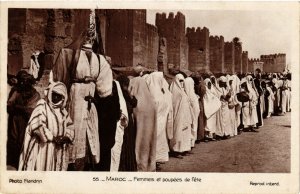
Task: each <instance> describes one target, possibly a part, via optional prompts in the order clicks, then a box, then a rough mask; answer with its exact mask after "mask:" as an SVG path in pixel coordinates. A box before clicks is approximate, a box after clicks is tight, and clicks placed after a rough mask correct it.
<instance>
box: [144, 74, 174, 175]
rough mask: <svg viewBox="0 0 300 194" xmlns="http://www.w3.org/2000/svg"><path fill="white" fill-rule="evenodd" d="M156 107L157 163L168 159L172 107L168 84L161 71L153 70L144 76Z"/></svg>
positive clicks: (171, 127)
mask: <svg viewBox="0 0 300 194" xmlns="http://www.w3.org/2000/svg"><path fill="white" fill-rule="evenodd" d="M145 80H146V82H147V85H148V87H149V90H150V93H151V95H152V98H153V100H154V102H155V106H156V107H155V108H156V111H157V112H156V117H157V118H156V120H157V123H156V128H157V141H156V162H157V170H160V167H159V164H160V163H162V162H167V161H169V145H168V139H172V138H173V136H172V129H173V107H172V96H171V93H170V91H169V87H168V84H167V83H166V80H165V79H164V77H163V72H153V73H151V74H148V76H147V77H146V78H145Z"/></svg>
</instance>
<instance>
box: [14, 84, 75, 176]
mask: <svg viewBox="0 0 300 194" xmlns="http://www.w3.org/2000/svg"><path fill="white" fill-rule="evenodd" d="M53 92H55V93H57V94H60V95H62V96H63V98H62V100H60V101H59V102H57V103H54V102H53V100H52V94H53ZM45 94H46V95H45V96H46V99H41V100H39V101H38V103H37V106H36V108H35V109H34V111H33V112H32V115H31V117H30V119H29V122H28V125H27V128H26V134H25V138H24V145H23V149H22V153H21V156H20V164H19V170H29V171H33V170H36V171H62V170H67V168H68V164H69V149H70V144H69V143H65V144H63V145H57V144H56V143H55V142H54V138H55V137H58V136H64V137H68V139H69V140H70V142H72V141H73V140H74V126H73V124H72V121H71V119H70V117H69V114H68V112H67V111H66V109H65V106H66V102H67V100H68V95H67V89H66V87H65V85H64V84H63V83H61V82H53V83H51V84H50V85H49V86H48V88H47V89H46V91H45Z"/></svg>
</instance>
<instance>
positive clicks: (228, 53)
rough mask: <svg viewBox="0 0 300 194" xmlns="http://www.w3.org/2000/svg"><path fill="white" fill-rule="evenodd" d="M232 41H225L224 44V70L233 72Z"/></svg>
mask: <svg viewBox="0 0 300 194" xmlns="http://www.w3.org/2000/svg"><path fill="white" fill-rule="evenodd" d="M234 51H235V49H234V44H233V42H225V44H224V53H225V54H224V71H225V72H226V73H233V72H234V71H235V67H234V66H235V55H234Z"/></svg>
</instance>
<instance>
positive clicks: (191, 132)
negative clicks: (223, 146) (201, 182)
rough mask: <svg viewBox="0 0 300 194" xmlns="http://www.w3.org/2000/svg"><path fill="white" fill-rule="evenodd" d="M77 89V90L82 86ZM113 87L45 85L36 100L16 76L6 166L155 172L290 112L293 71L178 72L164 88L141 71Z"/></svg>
mask: <svg viewBox="0 0 300 194" xmlns="http://www.w3.org/2000/svg"><path fill="white" fill-rule="evenodd" d="M52 76H53V75H52ZM81 84H83V86H79V88H77V89H79V90H82V89H83V87H86V83H80V84H79V85H81ZM111 86H112V87H111V92H110V94H109V95H108V96H100V95H99V94H97V92H95V91H94V92H95V94H94V95H91V93H88V95H86V94H83V95H81V94H82V92H79V91H74V90H73V91H72V90H71V91H68V88H67V86H66V85H65V84H64V83H63V82H60V81H50V84H49V86H48V87H47V89H46V90H45V98H44V99H41V97H40V94H39V93H38V92H37V91H36V90H35V88H34V78H33V77H32V75H30V74H28V73H27V72H25V71H20V72H19V73H18V75H17V84H16V85H15V86H14V87H13V88H12V90H11V92H10V94H9V99H8V103H7V110H8V113H9V118H8V141H7V165H9V166H10V168H11V169H19V170H80V171H82V170H85V171H157V170H160V167H159V164H160V163H165V162H167V161H168V160H169V157H176V158H179V159H182V158H183V157H184V156H186V155H189V154H191V153H192V149H193V148H194V147H195V144H199V143H200V142H209V141H217V140H225V139H228V138H231V137H234V136H236V135H238V134H240V133H242V132H243V131H252V132H258V131H257V129H258V128H259V127H262V126H263V120H264V119H267V118H269V117H271V116H273V115H284V114H285V113H286V112H289V111H291V107H290V101H291V74H290V73H286V74H283V73H279V74H277V73H270V74H263V75H262V74H261V73H260V71H259V70H257V71H256V72H255V73H254V74H244V75H235V74H233V75H229V74H227V75H223V74H220V75H219V76H218V77H216V76H214V75H213V74H202V75H201V76H195V77H194V76H192V77H188V76H186V75H185V74H184V73H178V74H176V76H175V77H174V79H173V80H172V81H171V83H170V84H169V83H168V82H167V80H166V79H165V78H164V75H163V73H162V72H142V71H141V72H138V73H137V74H136V75H135V77H134V76H125V75H118V76H117V77H116V78H115V79H114V80H113V81H112V84H111ZM73 89H75V88H73ZM104 91H105V90H104ZM85 92H86V91H85ZM70 94H71V95H70ZM72 94H73V95H72ZM80 95H81V96H80ZM80 98H82V99H80ZM72 102H73V103H74V104H71V103H72ZM72 115H74V116H72ZM78 121H80V122H78ZM76 140H77V141H76ZM200 146H201V145H200ZM80 154H82V155H80Z"/></svg>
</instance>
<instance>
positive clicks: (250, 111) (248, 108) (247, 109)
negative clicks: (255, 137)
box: [241, 77, 258, 130]
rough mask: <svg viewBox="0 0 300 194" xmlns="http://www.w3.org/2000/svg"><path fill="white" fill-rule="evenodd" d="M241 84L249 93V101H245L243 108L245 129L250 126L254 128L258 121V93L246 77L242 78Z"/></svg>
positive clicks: (251, 128)
mask: <svg viewBox="0 0 300 194" xmlns="http://www.w3.org/2000/svg"><path fill="white" fill-rule="evenodd" d="M241 86H242V88H243V90H244V91H246V92H247V93H248V95H249V101H248V102H244V103H243V108H242V114H243V125H244V129H245V128H248V129H250V130H253V127H255V126H256V123H257V122H258V119H257V112H256V105H257V95H256V93H255V91H254V90H253V88H252V86H251V85H250V82H249V81H248V80H247V78H246V77H245V78H243V79H242V81H241Z"/></svg>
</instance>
